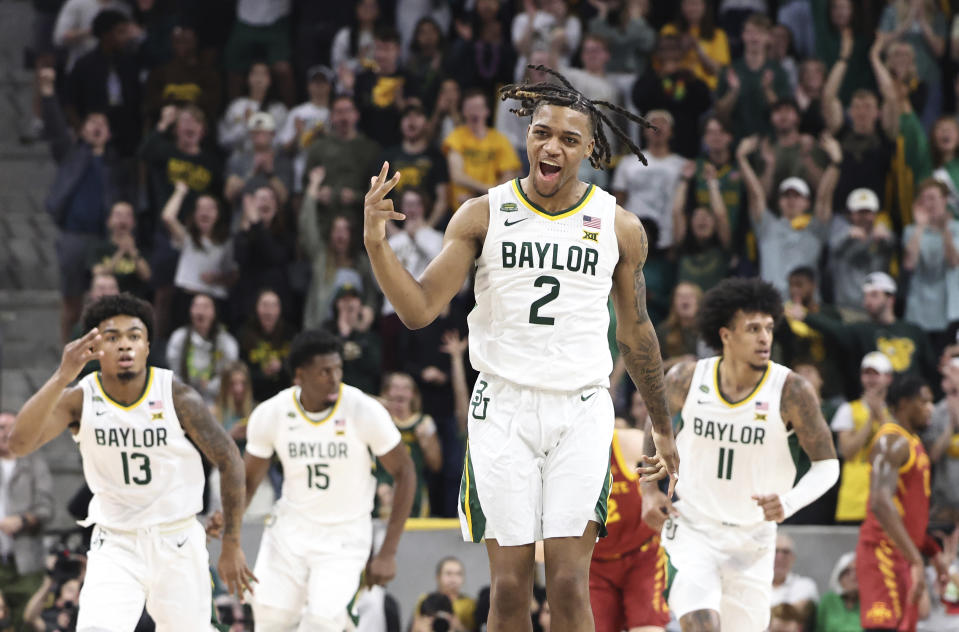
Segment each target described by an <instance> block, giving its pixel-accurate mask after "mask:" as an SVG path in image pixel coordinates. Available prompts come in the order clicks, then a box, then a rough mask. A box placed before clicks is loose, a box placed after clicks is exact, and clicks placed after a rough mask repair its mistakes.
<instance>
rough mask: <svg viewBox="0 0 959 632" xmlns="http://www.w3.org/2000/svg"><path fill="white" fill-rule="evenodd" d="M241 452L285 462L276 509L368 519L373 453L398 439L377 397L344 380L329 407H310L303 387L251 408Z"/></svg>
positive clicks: (327, 518)
mask: <svg viewBox="0 0 959 632" xmlns="http://www.w3.org/2000/svg"><path fill="white" fill-rule="evenodd" d="M246 437H247V443H246V451H247V452H248V453H250V454H252V455H253V456H255V457H259V458H261V459H269V458H271V457H272V456H273V454H274V452H275V453H276V455H277V457H278V458H279V459H280V463H281V464H282V465H283V493H282V495H281V497H280V500H278V501H277V504H276V511H277V512H278V513H282V512H284V511H292V512H294V513H296V514H298V515H300V516H302V517H305V518H307V519H309V520H311V521H313V522H315V523H318V524H335V523H341V522H349V521H352V520H358V519H360V518H363V517H366V518H371V514H372V511H373V496H374V494H375V492H376V479H375V478H374V476H373V465H374V461H373V457H374V456H376V457H379V456H383V455H384V454H386V453H387V452H389V451H390V450H392V449H393V448H394V447H396V446H397V445H399V443H400V441H401V437H400V431H399V430H397V429H396V426H395V425H394V424H393V420H392V419H390V414H389V413H388V412H387V411H386V409H385V408H383V406H382V405H381V404H380V403H379V402H377V401H376V400H375V399H373V398H372V397H370V396H369V395H367V394H365V393H364V392H363V391H361V390H359V389H358V388H354V387H352V386H347V385H346V384H342V385H341V386H340V394H339V397H338V398H337V400H336V403H335V404H334V405H333V407H332V408H331V409H327V410H326V411H322V412H320V413H315V414H314V413H308V412H306V411H305V410H304V409H303V406H302V405H301V404H300V387H299V386H293V387H291V388H288V389H285V390H282V391H280V392H279V393H277V394H276V395H274V396H273V397H271V398H270V399H268V400H266V401H265V402H263V403H262V404H260V405H259V406H257V407H256V409H254V411H253V413H252V414H251V415H250V420H249V422H248V424H247V431H246Z"/></svg>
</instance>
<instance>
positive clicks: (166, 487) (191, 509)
mask: <svg viewBox="0 0 959 632" xmlns="http://www.w3.org/2000/svg"><path fill="white" fill-rule="evenodd" d="M79 386H80V389H81V390H82V391H83V410H82V413H81V415H80V431H79V432H78V433H77V435H76V436H75V437H74V439H75V440H76V442H77V446H78V447H79V448H80V456H81V457H82V459H83V477H84V478H85V479H86V481H87V485H89V486H90V491H92V492H93V500H91V501H90V507H89V509H88V511H87V519H86V520H85V521H84V522H83V523H82V524H84V525H88V524H94V523H96V524H99V525H102V526H104V527H107V528H110V527H112V528H114V529H125V530H131V529H140V528H143V527H150V526H153V525H158V524H165V523H168V522H175V521H177V520H182V519H184V518H188V517H190V516H193V515H196V514H197V513H199V512H200V510H201V509H202V508H203V484H204V478H203V465H202V464H201V462H200V453H199V452H197V449H196V448H195V447H194V446H193V444H192V443H190V441H189V439H187V437H186V434H185V433H184V431H183V428H182V426H180V420H179V419H178V418H177V416H176V411H175V410H174V408H173V371H169V370H167V369H158V368H155V367H147V381H146V387H145V388H144V389H143V394H142V395H140V397H139V399H137V401H135V402H134V403H132V404H130V405H129V406H124V405H122V404H119V403H118V402H115V401H113V400H112V399H110V396H109V395H107V394H106V391H104V390H103V385H102V384H101V383H100V374H99V372H97V373H90V374H89V375H87V376H86V377H84V378H83V379H82V380H80V382H79Z"/></svg>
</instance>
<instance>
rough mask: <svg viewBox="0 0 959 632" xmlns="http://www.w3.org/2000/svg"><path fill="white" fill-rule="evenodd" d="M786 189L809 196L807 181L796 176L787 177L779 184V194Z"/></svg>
mask: <svg viewBox="0 0 959 632" xmlns="http://www.w3.org/2000/svg"><path fill="white" fill-rule="evenodd" d="M786 191H795V192H796V193H798V194H799V195H801V196H803V197H806V198H808V197H809V185H808V184H806V181H805V180H803V179H802V178H797V177H795V176H793V177H792V178H786V179H785V180H783V181H782V182H781V183H780V184H779V195H782V194H783V193H785V192H786Z"/></svg>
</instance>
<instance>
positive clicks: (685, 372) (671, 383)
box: [639, 361, 696, 530]
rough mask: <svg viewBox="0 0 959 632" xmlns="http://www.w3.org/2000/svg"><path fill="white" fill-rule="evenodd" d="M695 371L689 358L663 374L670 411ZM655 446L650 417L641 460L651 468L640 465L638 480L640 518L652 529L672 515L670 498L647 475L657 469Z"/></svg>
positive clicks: (679, 403) (680, 405)
mask: <svg viewBox="0 0 959 632" xmlns="http://www.w3.org/2000/svg"><path fill="white" fill-rule="evenodd" d="M695 370H696V363H695V362H690V361H684V362H679V363H678V364H676V365H674V366H673V368H671V369H670V370H669V373H667V374H666V379H665V384H666V404H667V405H668V406H669V409H670V410H675V411H677V412H679V411H680V410H682V409H683V402H684V401H686V393H688V392H689V385H690V384H691V383H692V381H693V372H694V371H695ZM655 454H656V445H655V444H654V443H653V428H652V424H651V422H650V421H649V420H647V421H646V435H645V436H644V437H643V460H644V461H645V462H646V463H648V464H650V467H641V468H639V471H640V472H642V473H643V477H642V478H641V479H640V482H639V489H640V492H641V493H642V495H643V520H644V521H645V522H646V524H648V525H649V526H650V527H652V528H653V529H656V530H659V529H661V528H662V526H663V523H664V522H666V518H668V517H669V516H670V515H671V514H673V513H674V512H673V509H672V505H671V504H670V500H671V497H670V498H667V497H666V494H664V493H663V492H661V491H660V490H659V485H658V484H657V482H656V479H655V478H653V477H650V476H648V474H650V473H655V472H654V470H655V471H658V470H659V461H658V458H657V457H655Z"/></svg>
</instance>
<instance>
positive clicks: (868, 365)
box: [859, 351, 892, 375]
mask: <svg viewBox="0 0 959 632" xmlns="http://www.w3.org/2000/svg"><path fill="white" fill-rule="evenodd" d="M859 369H860V370H862V371H865V370H866V369H872V370H873V371H875V372H876V373H879V374H882V375H888V374H890V373H892V362H890V361H889V356H887V355H886V354H885V353H883V352H882V351H870V352H869V353H867V354H866V355H864V356H863V357H862V362H861V363H860V364H859Z"/></svg>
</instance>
